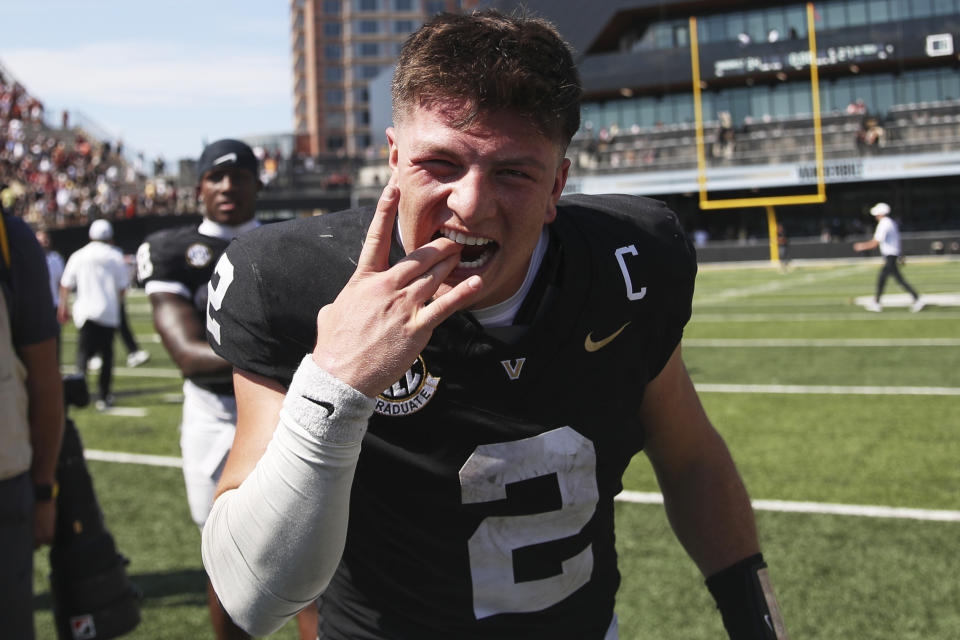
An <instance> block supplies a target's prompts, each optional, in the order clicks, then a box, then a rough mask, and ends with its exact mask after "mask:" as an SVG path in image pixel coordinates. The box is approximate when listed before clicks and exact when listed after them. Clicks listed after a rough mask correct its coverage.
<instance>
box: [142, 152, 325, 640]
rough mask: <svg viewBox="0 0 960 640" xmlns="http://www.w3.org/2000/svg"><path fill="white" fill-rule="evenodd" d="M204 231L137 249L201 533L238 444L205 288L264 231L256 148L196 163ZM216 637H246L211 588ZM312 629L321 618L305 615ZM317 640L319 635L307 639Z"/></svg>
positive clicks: (227, 368)
mask: <svg viewBox="0 0 960 640" xmlns="http://www.w3.org/2000/svg"><path fill="white" fill-rule="evenodd" d="M197 173H198V175H199V184H198V185H197V196H198V198H199V200H200V201H201V203H202V205H203V211H204V219H203V221H202V222H201V223H200V225H199V226H187V227H179V228H175V229H168V230H164V231H159V232H157V233H154V234H151V235H150V236H149V237H147V239H146V241H145V242H144V243H143V244H142V245H140V248H139V249H138V250H137V274H138V277H139V279H140V281H141V282H142V283H143V284H144V289H145V291H146V292H147V295H148V297H149V299H150V305H151V307H152V308H153V322H154V326H155V327H156V329H157V332H158V333H159V334H160V337H161V339H162V340H163V344H164V346H165V347H166V348H167V351H169V352H170V357H171V358H173V361H174V362H175V363H176V364H177V366H178V367H179V368H180V371H181V372H182V373H183V376H184V378H185V380H184V384H183V398H184V400H183V419H182V422H181V425H180V449H181V452H182V454H183V476H184V481H185V483H186V487H187V501H188V502H189V504H190V514H191V516H192V517H193V520H194V522H196V523H197V526H199V527H201V528H202V527H203V524H204V522H205V521H206V519H207V516H208V514H209V513H210V507H211V506H212V504H213V497H214V492H215V489H216V484H217V480H218V479H219V478H220V473H221V471H222V469H223V463H224V461H225V460H226V457H227V453H228V452H229V451H230V446H231V445H232V443H233V435H234V430H235V425H236V421H237V403H236V399H235V398H234V393H233V380H232V377H231V372H232V370H233V367H232V366H231V365H230V363H229V362H227V361H226V360H224V359H223V358H221V357H220V356H218V355H217V354H216V353H214V351H213V350H212V349H211V348H210V345H209V343H208V342H207V339H206V332H205V330H204V326H205V324H206V309H207V282H209V280H210V276H211V274H212V273H213V268H214V266H215V265H216V263H217V260H218V259H219V257H220V255H221V254H222V253H223V251H224V249H226V248H227V245H228V244H229V243H230V241H231V240H232V239H233V238H235V237H237V236H238V235H240V234H241V233H244V232H246V231H249V230H251V229H253V228H256V227H257V226H259V223H258V222H257V220H256V218H255V212H256V199H257V193H258V192H259V191H260V187H261V184H260V177H259V169H258V162H257V158H256V156H255V155H254V153H253V150H252V149H251V148H250V147H249V146H248V145H247V144H246V143H243V142H240V141H239V140H231V139H224V140H218V141H216V142H213V143H211V144H210V145H208V146H207V147H206V148H205V149H204V150H203V153H202V154H201V156H200V160H199V161H198V164H197ZM208 595H209V607H210V616H211V622H212V623H213V627H214V631H215V633H216V636H217V638H239V637H248V636H247V635H246V634H245V633H244V632H243V631H242V630H240V629H239V628H238V627H236V625H234V624H233V622H232V621H231V620H230V618H229V617H228V616H227V615H226V613H225V612H224V611H223V608H222V607H221V606H220V604H219V603H218V601H217V598H216V594H215V593H214V592H213V589H212V588H210V589H209V594H208ZM304 615H305V617H306V624H307V625H308V626H315V624H316V615H315V614H310V613H308V614H304ZM304 637H309V638H311V639H312V638H313V637H314V634H312V633H311V634H310V635H308V636H304Z"/></svg>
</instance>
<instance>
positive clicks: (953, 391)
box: [694, 383, 960, 396]
mask: <svg viewBox="0 0 960 640" xmlns="http://www.w3.org/2000/svg"><path fill="white" fill-rule="evenodd" d="M694 387H695V388H696V389H697V391H698V392H699V391H704V392H708V393H797V394H806V393H824V394H831V395H848V394H849V395H861V396H863V395H867V396H872V395H879V396H960V387H879V386H877V387H858V386H849V387H848V386H832V385H815V384H810V385H804V384H710V383H695V384H694Z"/></svg>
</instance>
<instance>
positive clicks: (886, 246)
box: [873, 216, 900, 256]
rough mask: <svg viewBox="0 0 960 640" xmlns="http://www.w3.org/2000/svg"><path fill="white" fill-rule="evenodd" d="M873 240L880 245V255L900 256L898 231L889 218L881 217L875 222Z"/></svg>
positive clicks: (894, 223)
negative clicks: (875, 227)
mask: <svg viewBox="0 0 960 640" xmlns="http://www.w3.org/2000/svg"><path fill="white" fill-rule="evenodd" d="M873 238H874V239H875V240H876V241H877V242H879V243H880V255H882V256H898V255H900V229H898V228H897V223H896V222H894V221H893V220H892V219H891V218H890V217H889V216H883V217H882V218H880V221H879V222H877V230H876V231H874V232H873Z"/></svg>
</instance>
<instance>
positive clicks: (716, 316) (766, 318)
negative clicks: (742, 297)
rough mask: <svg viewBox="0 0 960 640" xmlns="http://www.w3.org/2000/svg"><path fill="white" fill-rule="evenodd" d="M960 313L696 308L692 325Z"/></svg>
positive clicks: (873, 319) (953, 315)
mask: <svg viewBox="0 0 960 640" xmlns="http://www.w3.org/2000/svg"><path fill="white" fill-rule="evenodd" d="M957 318H960V313H956V312H954V311H939V312H937V313H924V312H923V311H921V312H920V313H902V312H898V313H870V312H869V311H863V310H861V309H856V310H853V311H849V312H837V313H698V312H697V308H696V306H694V309H693V318H692V319H691V320H690V323H691V324H696V323H698V322H817V321H826V322H841V321H852V322H877V321H882V320H898V321H901V322H902V321H905V320H909V321H910V322H922V321H924V320H955V319H957Z"/></svg>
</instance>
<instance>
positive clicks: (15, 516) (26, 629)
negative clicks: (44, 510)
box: [0, 473, 34, 640]
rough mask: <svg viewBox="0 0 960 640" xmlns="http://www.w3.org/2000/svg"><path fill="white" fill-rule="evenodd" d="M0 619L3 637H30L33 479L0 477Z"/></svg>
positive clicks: (31, 618)
mask: <svg viewBox="0 0 960 640" xmlns="http://www.w3.org/2000/svg"><path fill="white" fill-rule="evenodd" d="M0 621H2V625H3V630H2V633H0V635H2V636H3V637H4V638H25V639H28V640H32V638H33V637H34V636H33V482H32V481H31V480H30V474H28V473H21V474H20V475H18V476H14V477H13V478H10V479H8V480H0Z"/></svg>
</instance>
